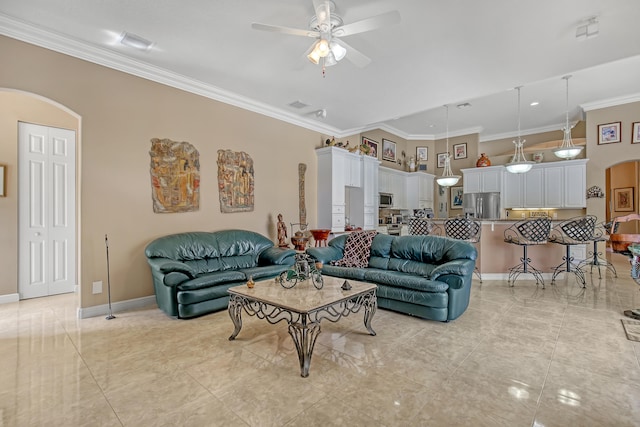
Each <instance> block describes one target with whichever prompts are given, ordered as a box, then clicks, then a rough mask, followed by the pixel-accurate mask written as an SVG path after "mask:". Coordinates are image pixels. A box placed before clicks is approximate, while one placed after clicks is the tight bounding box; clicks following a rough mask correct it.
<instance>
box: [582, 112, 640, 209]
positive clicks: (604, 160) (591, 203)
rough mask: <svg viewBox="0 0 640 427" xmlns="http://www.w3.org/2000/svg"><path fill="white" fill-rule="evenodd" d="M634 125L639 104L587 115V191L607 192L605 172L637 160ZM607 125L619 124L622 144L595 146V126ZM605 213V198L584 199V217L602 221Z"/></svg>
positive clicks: (638, 146)
mask: <svg viewBox="0 0 640 427" xmlns="http://www.w3.org/2000/svg"><path fill="white" fill-rule="evenodd" d="M637 121H640V102H634V103H629V104H623V105H618V106H615V107H608V108H602V109H598V110H592V111H587V115H586V123H587V157H588V158H589V162H588V163H587V188H589V187H591V186H594V185H597V186H598V187H600V188H602V189H603V190H604V191H608V189H607V186H606V184H607V183H606V176H605V172H606V170H607V168H610V167H611V166H613V165H616V164H619V163H624V162H628V161H635V160H640V144H631V124H632V123H633V122H637ZM611 122H622V124H621V139H622V141H621V142H620V143H616V144H606V145H598V125H599V124H604V123H611ZM636 196H637V195H636ZM607 209H608V207H607V204H606V199H605V198H591V199H587V213H589V214H593V215H596V216H597V217H598V219H601V220H604V219H605V218H606V212H607ZM627 213H629V212H627ZM636 213H638V212H637V211H636ZM614 216H615V215H614Z"/></svg>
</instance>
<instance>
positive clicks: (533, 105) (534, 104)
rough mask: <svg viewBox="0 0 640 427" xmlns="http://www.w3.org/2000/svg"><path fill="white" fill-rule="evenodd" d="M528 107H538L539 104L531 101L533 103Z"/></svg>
mask: <svg viewBox="0 0 640 427" xmlns="http://www.w3.org/2000/svg"><path fill="white" fill-rule="evenodd" d="M529 105H531V106H532V107H535V106H537V105H540V103H539V102H538V101H533V102H532V103H531V104H529Z"/></svg>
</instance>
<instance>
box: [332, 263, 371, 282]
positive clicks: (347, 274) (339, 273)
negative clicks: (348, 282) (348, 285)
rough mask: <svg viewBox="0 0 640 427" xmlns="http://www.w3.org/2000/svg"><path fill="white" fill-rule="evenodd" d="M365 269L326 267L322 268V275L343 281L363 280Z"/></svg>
mask: <svg viewBox="0 0 640 427" xmlns="http://www.w3.org/2000/svg"><path fill="white" fill-rule="evenodd" d="M365 272H366V269H364V268H355V267H340V266H337V265H327V264H325V265H324V266H323V267H322V274H323V275H327V276H335V277H343V278H345V279H353V280H364V275H365Z"/></svg>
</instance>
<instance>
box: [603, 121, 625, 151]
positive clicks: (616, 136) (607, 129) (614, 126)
mask: <svg viewBox="0 0 640 427" xmlns="http://www.w3.org/2000/svg"><path fill="white" fill-rule="evenodd" d="M614 142H620V122H614V123H605V124H603V125H598V144H599V145H602V144H613V143H614Z"/></svg>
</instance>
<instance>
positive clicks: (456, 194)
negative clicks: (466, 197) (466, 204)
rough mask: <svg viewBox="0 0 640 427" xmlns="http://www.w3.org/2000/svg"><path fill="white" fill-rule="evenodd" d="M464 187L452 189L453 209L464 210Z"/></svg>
mask: <svg viewBox="0 0 640 427" xmlns="http://www.w3.org/2000/svg"><path fill="white" fill-rule="evenodd" d="M462 193H463V190H462V187H451V209H462Z"/></svg>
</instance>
